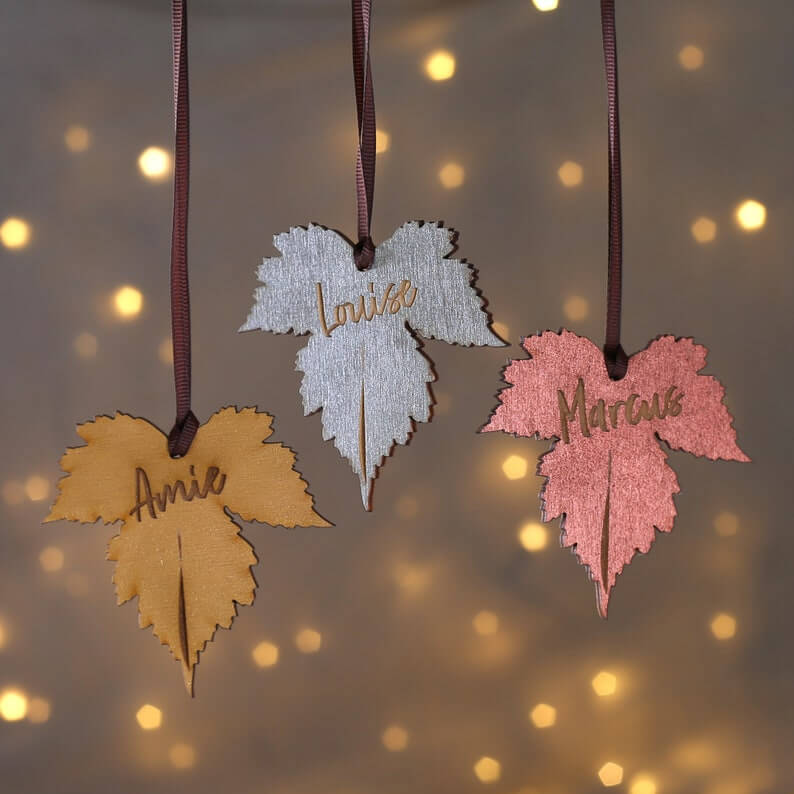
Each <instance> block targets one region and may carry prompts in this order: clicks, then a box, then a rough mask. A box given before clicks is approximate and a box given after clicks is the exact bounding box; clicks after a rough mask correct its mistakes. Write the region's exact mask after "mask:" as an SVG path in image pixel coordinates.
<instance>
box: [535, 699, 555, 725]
mask: <svg viewBox="0 0 794 794" xmlns="http://www.w3.org/2000/svg"><path fill="white" fill-rule="evenodd" d="M529 718H530V719H531V720H532V723H533V725H534V726H535V727H536V728H551V726H552V725H554V723H555V722H557V709H555V708H554V706H550V705H549V704H548V703H538V705H537V706H535V708H533V709H532V711H530V712H529Z"/></svg>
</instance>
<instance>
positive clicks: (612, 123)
mask: <svg viewBox="0 0 794 794" xmlns="http://www.w3.org/2000/svg"><path fill="white" fill-rule="evenodd" d="M601 35H602V38H603V41H604V65H605V67H606V79H607V115H608V135H609V269H608V275H607V327H606V338H605V342H604V357H605V359H606V366H607V371H608V372H609V377H610V378H612V379H613V380H620V378H622V377H623V376H624V375H625V374H626V369H627V368H628V363H629V359H628V356H627V355H626V353H625V351H624V350H623V348H622V346H621V344H620V311H621V296H622V281H623V199H622V195H621V180H620V115H619V109H618V56H617V47H616V43H615V0H601Z"/></svg>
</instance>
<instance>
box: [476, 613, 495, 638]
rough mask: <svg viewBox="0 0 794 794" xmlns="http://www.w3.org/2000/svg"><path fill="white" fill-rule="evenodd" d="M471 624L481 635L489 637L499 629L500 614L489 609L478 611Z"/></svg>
mask: <svg viewBox="0 0 794 794" xmlns="http://www.w3.org/2000/svg"><path fill="white" fill-rule="evenodd" d="M471 624H472V626H474V630H475V631H476V632H477V634H479V635H480V636H481V637H489V636H491V635H492V634H496V632H497V631H499V617H498V615H496V614H495V613H494V612H491V611H490V610H487V609H483V610H481V611H480V612H478V613H477V614H476V615H475V616H474V618H473V619H472V622H471Z"/></svg>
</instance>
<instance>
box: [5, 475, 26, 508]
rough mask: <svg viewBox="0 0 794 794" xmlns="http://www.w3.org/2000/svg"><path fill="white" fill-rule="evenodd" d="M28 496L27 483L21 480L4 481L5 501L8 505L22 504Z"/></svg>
mask: <svg viewBox="0 0 794 794" xmlns="http://www.w3.org/2000/svg"><path fill="white" fill-rule="evenodd" d="M26 496H27V494H26V493H25V484H24V483H21V482H19V480H8V481H7V482H4V483H3V501H4V502H5V503H6V504H7V505H21V504H22V502H24V501H25V497H26Z"/></svg>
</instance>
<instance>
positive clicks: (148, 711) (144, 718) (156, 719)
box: [135, 703, 163, 731]
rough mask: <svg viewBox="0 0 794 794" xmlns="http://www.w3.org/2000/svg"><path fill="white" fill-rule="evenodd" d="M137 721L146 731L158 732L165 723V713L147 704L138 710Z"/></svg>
mask: <svg viewBox="0 0 794 794" xmlns="http://www.w3.org/2000/svg"><path fill="white" fill-rule="evenodd" d="M135 719H136V720H138V725H140V726H141V728H143V729H144V730H145V731H156V730H157V729H158V728H159V727H160V725H162V723H163V712H162V711H160V709H158V708H157V706H153V705H152V704H151V703H146V704H144V705H143V706H141V707H140V708H139V709H138V711H137V713H136V714H135Z"/></svg>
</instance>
